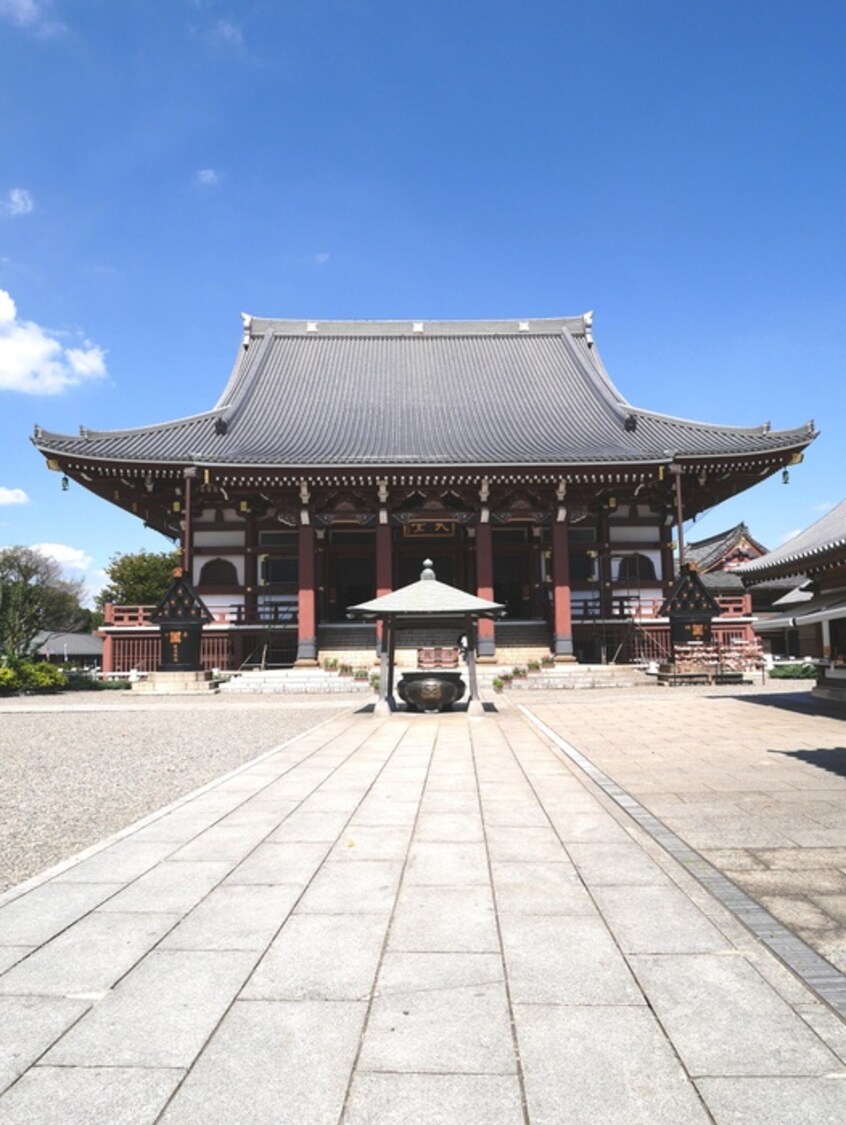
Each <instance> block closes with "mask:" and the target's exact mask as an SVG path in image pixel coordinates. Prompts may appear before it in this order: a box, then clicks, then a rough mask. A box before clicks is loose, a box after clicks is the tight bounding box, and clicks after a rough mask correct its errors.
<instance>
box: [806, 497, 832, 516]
mask: <svg viewBox="0 0 846 1125" xmlns="http://www.w3.org/2000/svg"><path fill="white" fill-rule="evenodd" d="M833 507H834V501H833V500H822V501H821V502H820V503H819V504H814V505H813V506H812V508H811V511H812V512H819V514H820V515H825V513H826V512H830V511H831V509H832V508H833Z"/></svg>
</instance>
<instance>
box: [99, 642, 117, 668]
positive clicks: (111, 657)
mask: <svg viewBox="0 0 846 1125" xmlns="http://www.w3.org/2000/svg"><path fill="white" fill-rule="evenodd" d="M114 670H115V639H114V637H113V636H112V635H111V633H106V634H105V635H104V636H103V666H102V671H103V673H104V674H107V673H111V672H114Z"/></svg>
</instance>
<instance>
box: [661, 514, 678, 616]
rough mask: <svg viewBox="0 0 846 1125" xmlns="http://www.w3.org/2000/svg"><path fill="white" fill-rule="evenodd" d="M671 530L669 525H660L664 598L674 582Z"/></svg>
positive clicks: (667, 595)
mask: <svg viewBox="0 0 846 1125" xmlns="http://www.w3.org/2000/svg"><path fill="white" fill-rule="evenodd" d="M672 530H673V529H672V525H671V524H668V523H666V522H664V523H662V524H661V590H662V592H663V594H664V597H665V598H668V597H669V596H670V594H672V592H673V586H674V585H675V581H676V576H675V562H674V560H673V537H672Z"/></svg>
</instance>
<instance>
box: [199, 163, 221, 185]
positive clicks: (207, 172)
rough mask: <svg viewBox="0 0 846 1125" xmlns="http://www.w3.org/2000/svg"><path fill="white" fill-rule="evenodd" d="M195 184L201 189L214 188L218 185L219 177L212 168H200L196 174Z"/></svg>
mask: <svg viewBox="0 0 846 1125" xmlns="http://www.w3.org/2000/svg"><path fill="white" fill-rule="evenodd" d="M197 183H198V184H202V186H203V187H214V185H215V184H218V183H220V176H219V175H218V174H217V172H215V170H214V168H201V169H200V170H199V172H197Z"/></svg>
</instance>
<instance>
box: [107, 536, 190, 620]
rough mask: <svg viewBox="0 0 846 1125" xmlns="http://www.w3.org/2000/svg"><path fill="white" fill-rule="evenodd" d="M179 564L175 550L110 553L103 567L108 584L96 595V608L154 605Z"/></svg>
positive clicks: (161, 595) (178, 557) (178, 555)
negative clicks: (107, 603) (111, 605)
mask: <svg viewBox="0 0 846 1125" xmlns="http://www.w3.org/2000/svg"><path fill="white" fill-rule="evenodd" d="M179 564H180V553H179V551H178V550H174V551H135V552H133V553H132V554H126V555H123V554H118V555H113V556H112V558H111V560H110V562H109V565H108V566H107V567H106V577H107V578H108V582H107V584H106V585H105V586H104V587H103V589H102V590H101V591H100V593H99V594H98V595H97V597H96V599H95V600H96V603H97V608H98V609H100V610H102V608H103V606H104V605H105V604H106V602H113V603H114V604H115V605H155V603H156V602H158V601H160V600H161V598H162V597H163V596H164V593H165V591H166V590H167V588H168V586H169V585H170V583H171V581H172V579H173V571H174V568H175V567H177V566H179Z"/></svg>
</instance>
